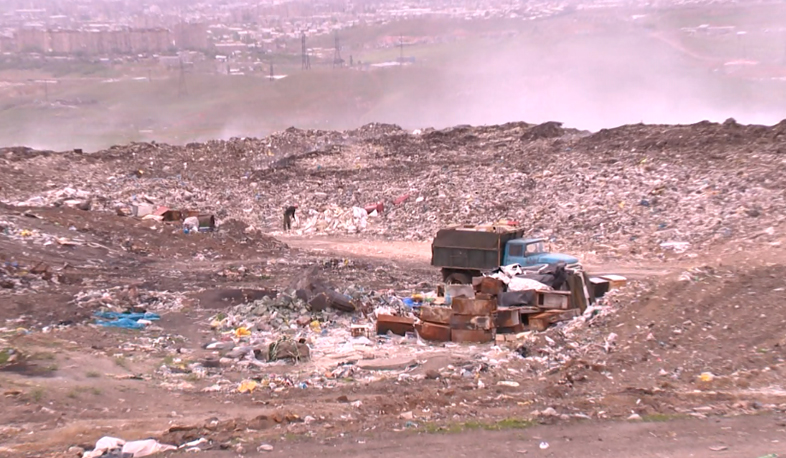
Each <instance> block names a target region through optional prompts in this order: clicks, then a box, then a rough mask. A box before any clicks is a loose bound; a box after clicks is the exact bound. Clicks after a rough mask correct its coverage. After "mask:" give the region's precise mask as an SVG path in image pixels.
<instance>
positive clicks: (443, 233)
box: [431, 225, 579, 285]
mask: <svg viewBox="0 0 786 458" xmlns="http://www.w3.org/2000/svg"><path fill="white" fill-rule="evenodd" d="M545 241H546V240H545V239H542V238H526V235H525V230H524V229H522V228H517V227H511V226H505V225H490V226H467V225H465V226H455V227H450V228H446V229H441V230H439V231H438V232H437V235H436V237H434V241H433V242H432V244H431V265H432V266H435V267H439V268H440V269H441V270H442V278H443V279H444V280H445V283H451V284H464V285H468V284H471V283H472V277H478V276H481V275H482V274H483V272H488V271H491V270H494V269H496V268H497V267H499V266H507V265H510V264H520V265H521V266H523V267H535V266H539V265H548V264H554V263H557V262H564V263H565V264H566V265H567V266H571V265H575V264H578V262H579V260H578V259H577V258H576V257H574V256H570V255H567V254H560V253H549V252H547V251H546V248H545V243H544V242H545Z"/></svg>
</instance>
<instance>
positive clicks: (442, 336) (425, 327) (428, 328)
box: [415, 322, 452, 342]
mask: <svg viewBox="0 0 786 458" xmlns="http://www.w3.org/2000/svg"><path fill="white" fill-rule="evenodd" d="M415 331H417V332H418V335H419V336H420V338H421V339H423V340H431V341H435V342H450V335H451V332H452V331H451V329H450V327H449V326H445V325H441V324H434V323H426V322H420V323H418V324H416V325H415Z"/></svg>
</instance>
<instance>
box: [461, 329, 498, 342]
mask: <svg viewBox="0 0 786 458" xmlns="http://www.w3.org/2000/svg"><path fill="white" fill-rule="evenodd" d="M496 335H497V334H496V331H495V330H494V329H491V330H488V331H469V330H466V329H452V330H451V331H450V340H451V341H452V342H459V343H460V342H468V343H486V342H492V341H494V339H495V338H496Z"/></svg>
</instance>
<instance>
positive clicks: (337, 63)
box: [333, 30, 344, 68]
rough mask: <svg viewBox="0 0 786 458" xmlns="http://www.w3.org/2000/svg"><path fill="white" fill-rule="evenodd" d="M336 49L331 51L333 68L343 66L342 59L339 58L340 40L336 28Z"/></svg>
mask: <svg viewBox="0 0 786 458" xmlns="http://www.w3.org/2000/svg"><path fill="white" fill-rule="evenodd" d="M335 47H336V50H335V51H334V53H333V68H336V67H343V66H344V59H342V58H341V40H340V39H339V38H338V30H336V45H335Z"/></svg>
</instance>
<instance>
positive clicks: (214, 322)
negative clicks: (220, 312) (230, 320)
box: [210, 320, 221, 329]
mask: <svg viewBox="0 0 786 458" xmlns="http://www.w3.org/2000/svg"><path fill="white" fill-rule="evenodd" d="M219 326H221V321H219V320H213V321H211V322H210V327H211V328H213V329H215V328H217V327H219Z"/></svg>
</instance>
